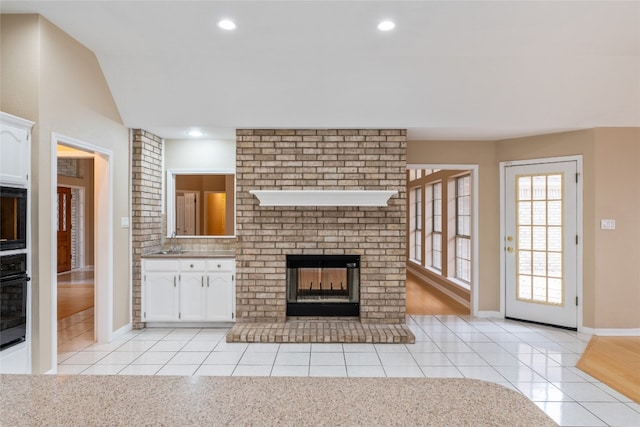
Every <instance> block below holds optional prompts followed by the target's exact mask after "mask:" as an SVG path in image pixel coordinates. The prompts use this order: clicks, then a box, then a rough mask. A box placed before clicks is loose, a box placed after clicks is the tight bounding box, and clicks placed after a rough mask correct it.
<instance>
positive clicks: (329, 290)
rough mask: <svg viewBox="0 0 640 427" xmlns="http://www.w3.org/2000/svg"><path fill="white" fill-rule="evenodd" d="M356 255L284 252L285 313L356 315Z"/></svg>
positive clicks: (357, 302) (357, 279) (358, 305)
mask: <svg viewBox="0 0 640 427" xmlns="http://www.w3.org/2000/svg"><path fill="white" fill-rule="evenodd" d="M359 312H360V256H358V255H289V256H287V315H288V316H358V315H359Z"/></svg>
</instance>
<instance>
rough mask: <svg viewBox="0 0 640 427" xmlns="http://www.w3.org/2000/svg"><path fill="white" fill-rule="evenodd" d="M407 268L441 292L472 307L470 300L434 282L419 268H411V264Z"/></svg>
mask: <svg viewBox="0 0 640 427" xmlns="http://www.w3.org/2000/svg"><path fill="white" fill-rule="evenodd" d="M407 269H408V270H410V271H411V273H413V274H415V275H416V276H418V277H419V278H420V279H422V280H424V281H425V282H427V283H428V284H429V285H430V286H433V287H434V288H436V289H437V290H439V291H440V292H442V293H443V294H445V295H446V296H448V297H449V298H451V299H453V300H454V301H456V302H459V303H460V304H462V305H463V306H465V307H466V308H468V309H471V305H470V303H469V301H467V300H465V299H464V298H462V297H461V296H460V295H456V294H455V293H453V292H451V291H450V290H449V289H447V288H444V287H442V286H441V285H440V284H438V283H436V282H434V281H433V280H431V279H430V278H428V277H427V276H425V275H424V274H422V273H421V272H420V271H418V270H416V269H414V268H411V267H410V266H407Z"/></svg>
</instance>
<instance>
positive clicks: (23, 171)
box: [0, 112, 33, 187]
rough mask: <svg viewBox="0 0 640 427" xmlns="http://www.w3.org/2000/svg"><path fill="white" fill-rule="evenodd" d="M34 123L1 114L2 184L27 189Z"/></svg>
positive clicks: (0, 152)
mask: <svg viewBox="0 0 640 427" xmlns="http://www.w3.org/2000/svg"><path fill="white" fill-rule="evenodd" d="M32 126H33V122H30V121H28V120H24V119H21V118H19V117H15V116H12V115H10V114H6V113H1V112H0V183H2V185H13V186H19V187H27V182H28V181H29V170H30V167H31V166H30V164H29V162H30V156H29V153H30V151H29V150H30V145H29V144H30V138H31V127H32Z"/></svg>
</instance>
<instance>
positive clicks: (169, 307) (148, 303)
mask: <svg viewBox="0 0 640 427" xmlns="http://www.w3.org/2000/svg"><path fill="white" fill-rule="evenodd" d="M142 268H143V273H144V274H143V280H142V320H143V321H145V322H147V321H155V322H170V321H174V320H176V319H177V318H178V316H179V311H178V296H179V295H178V271H177V270H178V263H177V262H176V261H172V260H163V261H160V262H158V261H155V260H154V261H147V260H144V261H143V263H142Z"/></svg>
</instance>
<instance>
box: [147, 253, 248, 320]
mask: <svg viewBox="0 0 640 427" xmlns="http://www.w3.org/2000/svg"><path fill="white" fill-rule="evenodd" d="M142 273H143V277H142V281H143V285H142V321H143V322H203V321H207V322H229V321H233V320H234V318H235V287H234V275H235V260H233V259H213V260H205V259H182V258H181V259H166V258H162V259H143V261H142Z"/></svg>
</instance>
